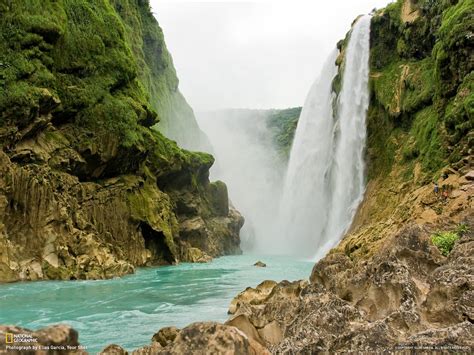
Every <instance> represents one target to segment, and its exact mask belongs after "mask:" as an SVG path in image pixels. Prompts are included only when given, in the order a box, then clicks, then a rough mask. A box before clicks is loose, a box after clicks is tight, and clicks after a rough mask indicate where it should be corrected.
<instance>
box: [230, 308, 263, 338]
mask: <svg viewBox="0 0 474 355" xmlns="http://www.w3.org/2000/svg"><path fill="white" fill-rule="evenodd" d="M225 324H226V325H230V326H232V327H236V328H237V329H239V330H241V331H243V332H244V333H245V335H247V336H248V337H249V338H250V339H252V340H255V341H256V342H258V343H260V344H262V345H264V344H265V343H264V341H263V339H262V338H261V337H260V334H259V332H258V331H257V329H255V327H254V325H253V324H252V323H251V322H250V321H249V319H248V318H247V316H246V315H244V314H240V315H238V316H235V317H233V318H231V319H229V320H228V321H227V322H225Z"/></svg>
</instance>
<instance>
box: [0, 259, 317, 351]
mask: <svg viewBox="0 0 474 355" xmlns="http://www.w3.org/2000/svg"><path fill="white" fill-rule="evenodd" d="M257 260H262V261H263V262H265V263H266V264H267V267H265V268H260V267H255V266H253V263H255V261H257ZM312 266H313V263H311V262H307V261H303V260H298V259H294V258H285V257H275V256H262V255H250V254H249V255H237V256H226V257H223V258H218V259H215V260H213V261H212V262H210V263H207V264H187V263H182V264H179V265H176V266H162V267H151V268H140V269H138V270H137V272H136V274H133V275H128V276H125V277H123V278H116V279H112V280H97V281H38V282H31V281H30V282H18V283H13V284H0V324H11V325H17V326H22V327H26V328H30V329H38V328H41V327H44V326H47V325H50V324H58V323H66V324H69V325H71V326H72V327H73V328H74V329H76V330H77V331H78V332H79V341H80V342H81V344H82V345H86V346H87V347H88V349H87V350H88V351H89V352H90V353H91V354H94V353H97V352H98V351H100V350H101V349H103V348H104V347H105V346H106V345H107V344H111V343H115V344H119V345H121V346H123V347H125V348H126V349H127V350H132V349H135V348H138V347H140V346H143V345H146V344H149V343H150V341H151V337H152V336H153V334H154V333H155V332H157V331H158V330H159V329H160V328H162V327H165V326H171V325H173V326H177V327H184V326H186V325H188V324H190V323H192V322H197V321H206V320H212V321H221V322H224V321H226V320H227V318H228V315H227V310H228V307H229V304H230V301H231V300H232V298H233V297H235V296H236V295H237V294H238V293H239V292H240V291H242V290H244V289H245V288H246V287H248V286H253V287H255V286H256V285H258V284H259V283H260V282H262V281H263V280H268V279H269V280H276V281H281V280H283V279H287V280H298V279H307V278H308V277H309V275H310V273H311V268H312Z"/></svg>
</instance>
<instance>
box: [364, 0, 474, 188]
mask: <svg viewBox="0 0 474 355" xmlns="http://www.w3.org/2000/svg"><path fill="white" fill-rule="evenodd" d="M473 16H474V2H473V1H472V0H460V1H429V0H420V1H412V0H399V1H397V2H395V3H393V4H390V5H389V6H388V7H387V8H385V9H383V10H380V11H378V12H377V13H376V14H375V16H374V17H373V20H372V34H371V91H372V97H371V105H370V109H369V113H368V131H369V142H368V146H369V162H370V163H369V178H372V177H376V176H378V175H380V174H382V175H383V174H384V173H387V172H389V171H390V170H391V168H392V164H393V163H394V158H395V156H396V155H397V151H398V150H400V149H401V150H402V155H401V156H402V158H403V159H404V167H405V168H406V169H409V170H413V168H414V166H415V163H420V164H421V167H422V170H423V172H424V173H426V174H427V177H428V179H429V178H430V176H431V175H432V174H436V173H437V172H439V170H440V169H441V168H443V167H446V166H447V165H448V164H451V165H452V166H453V167H454V168H460V167H462V165H463V164H464V163H463V161H462V160H463V158H464V157H466V156H467V155H468V151H469V149H472V143H473V136H472V129H473V127H474V116H473V102H474V94H473V91H472V89H473V85H474V83H473V78H474V77H473V74H472V70H473V66H474V64H473V61H472V33H473V31H474V18H473ZM382 132H384V133H382ZM381 135H384V137H381ZM405 175H406V176H410V175H411V174H410V173H408V174H405Z"/></svg>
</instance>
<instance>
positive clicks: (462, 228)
mask: <svg viewBox="0 0 474 355" xmlns="http://www.w3.org/2000/svg"><path fill="white" fill-rule="evenodd" d="M470 231H471V229H470V228H469V226H468V225H467V224H466V223H459V224H458V226H457V228H456V234H458V235H459V236H461V237H462V236H463V235H465V234H467V233H469V232H470Z"/></svg>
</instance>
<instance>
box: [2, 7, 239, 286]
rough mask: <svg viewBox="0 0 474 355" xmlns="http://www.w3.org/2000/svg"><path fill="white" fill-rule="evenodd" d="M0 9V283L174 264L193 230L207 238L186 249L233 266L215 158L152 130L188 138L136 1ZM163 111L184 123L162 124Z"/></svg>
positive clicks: (192, 127)
mask: <svg viewBox="0 0 474 355" xmlns="http://www.w3.org/2000/svg"><path fill="white" fill-rule="evenodd" d="M0 9H1V13H2V17H1V19H0V144H1V146H2V150H3V152H4V153H3V152H2V153H0V154H1V156H0V169H1V170H2V175H1V177H0V201H3V202H2V204H0V221H1V223H0V240H1V241H2V243H1V246H0V270H1V271H0V281H2V280H3V281H7V280H8V281H11V280H16V279H41V278H61V279H68V278H75V279H77V278H107V277H112V276H115V275H122V274H125V273H129V272H133V269H134V266H140V265H153V264H162V263H175V262H178V261H180V260H181V259H182V255H185V254H186V253H185V251H186V249H187V248H193V247H196V246H197V245H193V244H192V243H190V242H185V241H183V240H181V234H182V230H181V229H180V223H181V222H182V220H183V219H190V218H195V217H199V218H202V220H203V221H204V223H206V224H209V225H210V226H212V228H211V227H209V228H206V229H205V231H204V233H203V234H202V235H201V238H202V240H199V241H197V242H196V244H199V246H200V248H201V249H203V250H205V252H206V253H207V254H209V255H211V256H216V255H223V254H225V253H232V252H239V251H240V250H239V247H238V245H239V237H238V233H239V229H240V227H241V225H242V218H241V217H240V216H239V215H238V213H236V212H235V211H229V207H228V198H227V193H226V188H225V185H224V184H223V183H217V184H210V182H209V169H210V167H211V166H212V164H213V163H214V158H213V157H212V156H211V155H209V154H205V153H194V152H189V151H186V150H183V149H181V148H180V147H179V146H178V145H177V144H176V143H175V142H173V141H171V140H169V139H168V138H166V137H165V136H164V135H163V134H161V133H160V132H158V131H157V130H156V129H155V128H152V127H154V126H155V125H156V124H157V123H158V121H159V120H163V121H164V122H166V124H167V125H170V126H176V127H178V126H179V127H180V129H183V130H186V131H187V132H186V133H183V134H196V132H197V131H196V129H197V125H196V122H195V121H194V116H193V115H192V110H191V109H190V108H189V106H187V104H186V103H185V101H184V98H182V96H181V94H180V93H179V91H178V89H177V86H178V80H177V78H176V73H175V70H174V67H173V63H172V60H171V56H170V55H169V53H168V51H167V50H166V46H165V43H164V39H163V33H162V32H161V29H160V28H159V26H158V24H157V22H156V20H155V19H154V17H153V15H152V14H151V12H150V8H149V4H148V1H134V0H127V1H114V0H95V1H84V0H59V1H36V0H35V1H30V2H28V4H27V3H25V2H17V1H7V0H0ZM180 100H181V101H180ZM178 101H179V102H178ZM173 110H187V113H188V116H186V117H185V119H184V120H183V119H181V121H179V122H178V123H176V124H174V122H173V120H175V119H176V120H179V119H180V118H179V117H176V116H175V115H173V114H172V111H173ZM198 133H199V132H198ZM198 135H199V134H198ZM181 196H186V203H189V204H190V205H195V206H196V208H195V209H192V208H190V209H188V210H186V211H183V210H182V208H181V207H182V205H183V203H182V201H181V199H180V197H181ZM217 233H219V237H217ZM206 243H210V244H211V246H210V247H206Z"/></svg>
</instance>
